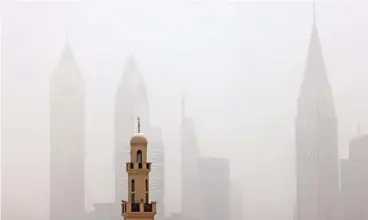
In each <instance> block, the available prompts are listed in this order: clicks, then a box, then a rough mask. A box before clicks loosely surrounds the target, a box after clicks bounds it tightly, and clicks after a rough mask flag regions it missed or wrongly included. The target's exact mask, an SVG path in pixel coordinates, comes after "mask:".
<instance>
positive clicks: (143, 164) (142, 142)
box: [121, 117, 156, 220]
mask: <svg viewBox="0 0 368 220" xmlns="http://www.w3.org/2000/svg"><path fill="white" fill-rule="evenodd" d="M147 144H148V141H147V138H146V137H145V136H144V134H143V133H140V118H139V117H138V133H136V134H135V135H134V136H133V137H132V138H131V139H130V162H127V163H126V172H127V173H128V201H125V200H123V201H122V205H121V208H122V212H121V215H122V216H123V217H124V219H125V220H137V219H140V220H153V219H155V215H156V202H154V201H151V202H150V201H149V172H150V171H151V163H150V162H148V161H147Z"/></svg>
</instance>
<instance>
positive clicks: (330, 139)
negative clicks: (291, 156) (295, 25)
mask: <svg viewBox="0 0 368 220" xmlns="http://www.w3.org/2000/svg"><path fill="white" fill-rule="evenodd" d="M313 19H314V18H313ZM295 130H296V134H295V135H296V172H297V173H296V174H297V201H296V202H297V207H296V219H297V220H311V219H313V220H335V219H336V215H337V214H338V213H337V210H336V208H337V201H338V194H339V178H338V146H337V118H336V114H335V108H334V101H333V97H332V91H331V86H330V83H329V81H328V77H327V73H326V67H325V64H324V60H323V56H322V48H321V43H320V39H319V35H318V30H317V27H316V23H315V19H314V21H313V27H312V33H311V36H310V44H309V50H308V57H307V61H306V69H305V73H304V79H303V82H302V85H301V90H300V94H299V98H298V106H297V117H296V121H295Z"/></svg>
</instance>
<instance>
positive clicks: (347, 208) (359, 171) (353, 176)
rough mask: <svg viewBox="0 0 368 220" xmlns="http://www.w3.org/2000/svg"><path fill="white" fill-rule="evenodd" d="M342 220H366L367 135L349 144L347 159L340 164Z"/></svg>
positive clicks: (367, 201)
mask: <svg viewBox="0 0 368 220" xmlns="http://www.w3.org/2000/svg"><path fill="white" fill-rule="evenodd" d="M341 192H342V203H343V207H344V220H352V219H353V220H366V219H368V209H367V204H368V135H361V136H359V137H357V138H355V139H354V140H353V141H351V143H350V151H349V158H348V159H344V160H342V162H341Z"/></svg>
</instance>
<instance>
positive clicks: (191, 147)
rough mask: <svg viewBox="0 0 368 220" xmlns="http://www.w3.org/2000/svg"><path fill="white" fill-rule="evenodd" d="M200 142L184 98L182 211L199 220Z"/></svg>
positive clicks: (182, 124)
mask: <svg viewBox="0 0 368 220" xmlns="http://www.w3.org/2000/svg"><path fill="white" fill-rule="evenodd" d="M198 157H199V153H198V144H197V136H196V132H195V125H194V121H193V119H191V118H188V117H187V116H186V115H185V100H184V98H183V99H182V116H181V212H182V215H183V216H184V218H186V219H190V220H199V219H198V214H197V213H200V210H201V209H200V205H201V203H200V200H199V199H194V200H193V198H198V195H199V193H200V191H199V190H200V187H199V185H198V182H199V176H198V175H199V174H198Z"/></svg>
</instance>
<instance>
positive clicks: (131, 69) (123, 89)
mask: <svg viewBox="0 0 368 220" xmlns="http://www.w3.org/2000/svg"><path fill="white" fill-rule="evenodd" d="M137 116H140V119H141V122H142V130H144V131H146V132H145V133H146V136H147V137H148V138H149V139H150V140H151V148H150V150H151V152H152V153H151V154H150V159H151V161H152V163H153V164H154V166H153V167H152V174H151V182H150V185H151V187H152V189H151V194H152V198H153V199H155V200H156V201H157V202H158V207H159V208H160V210H161V208H162V211H160V213H159V214H158V216H157V217H158V219H160V218H161V217H162V216H163V215H164V204H165V203H164V190H165V184H164V175H165V173H164V163H165V157H164V146H163V141H162V134H161V130H160V129H159V128H152V127H151V125H150V111H149V101H148V95H147V91H146V87H145V84H144V80H143V77H142V75H141V73H140V71H139V69H138V67H137V62H136V60H135V58H134V57H128V59H127V62H126V64H125V69H124V72H123V77H122V80H121V82H120V84H119V86H118V91H117V94H116V99H115V120H114V123H115V203H116V204H117V205H119V206H120V201H121V198H126V197H127V196H128V194H127V189H128V188H127V187H124V186H126V185H127V183H128V176H127V174H126V173H124V172H121V167H125V162H126V161H128V159H129V157H130V156H129V155H130V153H129V152H130V146H129V140H130V136H131V134H132V133H133V132H134V130H136V123H135V119H136V117H137Z"/></svg>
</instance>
